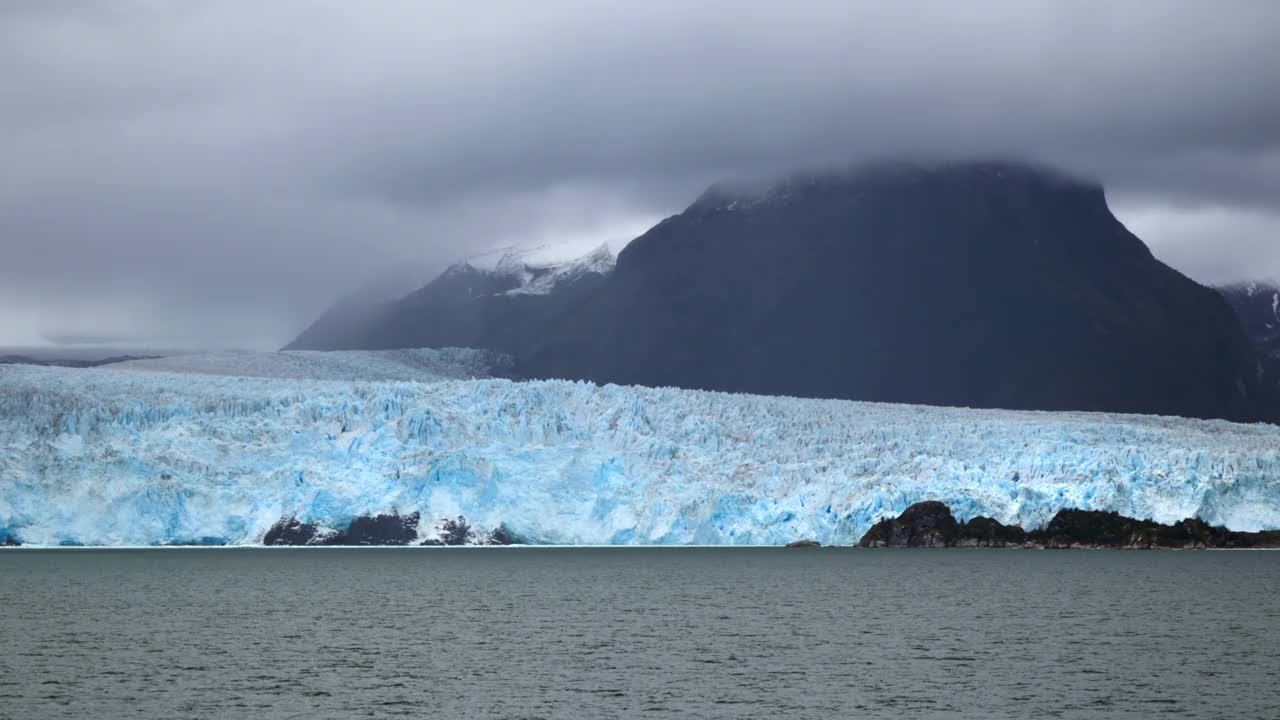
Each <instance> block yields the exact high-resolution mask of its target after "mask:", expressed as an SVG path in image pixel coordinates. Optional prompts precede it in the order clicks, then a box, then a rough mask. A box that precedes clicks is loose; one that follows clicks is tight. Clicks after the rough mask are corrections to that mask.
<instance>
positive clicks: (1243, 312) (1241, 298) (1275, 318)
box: [1218, 282, 1280, 390]
mask: <svg viewBox="0 0 1280 720" xmlns="http://www.w3.org/2000/svg"><path fill="white" fill-rule="evenodd" d="M1218 291H1219V292H1221V293H1222V295H1223V297H1225V298H1226V299H1227V302H1228V303H1230V304H1231V307H1232V308H1233V309H1234V310H1235V312H1236V316H1237V317H1239V318H1240V323H1241V325H1243V326H1244V331H1245V334H1247V335H1248V336H1249V339H1251V340H1252V341H1253V344H1254V347H1255V348H1256V349H1257V351H1258V355H1259V367H1258V374H1259V378H1260V379H1261V380H1262V381H1263V382H1264V383H1266V384H1267V385H1268V386H1270V387H1271V388H1273V389H1275V390H1280V286H1277V285H1275V284H1272V283H1259V282H1250V283H1240V284H1237V285H1229V286H1227V287H1222V288H1219V289H1218Z"/></svg>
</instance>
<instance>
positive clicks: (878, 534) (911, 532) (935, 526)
mask: <svg viewBox="0 0 1280 720" xmlns="http://www.w3.org/2000/svg"><path fill="white" fill-rule="evenodd" d="M959 538H960V527H959V525H958V523H956V519H955V518H954V517H952V515H951V508H949V507H947V506H946V504H944V503H940V502H938V501H936V500H928V501H925V502H920V503H916V504H915V505H912V506H911V507H909V508H907V509H906V510H904V511H903V512H902V514H901V515H899V516H898V517H896V518H894V519H892V520H881V521H880V522H878V523H876V524H875V526H874V527H872V528H871V529H870V530H868V531H867V534H866V535H863V536H862V540H860V541H859V542H858V544H859V545H861V546H862V547H953V546H955V544H956V542H957V541H958V540H959Z"/></svg>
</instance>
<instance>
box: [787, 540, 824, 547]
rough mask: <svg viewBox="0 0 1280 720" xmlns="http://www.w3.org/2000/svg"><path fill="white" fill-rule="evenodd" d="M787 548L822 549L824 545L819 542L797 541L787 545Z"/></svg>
mask: <svg viewBox="0 0 1280 720" xmlns="http://www.w3.org/2000/svg"><path fill="white" fill-rule="evenodd" d="M787 547H789V548H820V547H822V543H820V542H818V541H817V540H796V541H795V542H789V543H787Z"/></svg>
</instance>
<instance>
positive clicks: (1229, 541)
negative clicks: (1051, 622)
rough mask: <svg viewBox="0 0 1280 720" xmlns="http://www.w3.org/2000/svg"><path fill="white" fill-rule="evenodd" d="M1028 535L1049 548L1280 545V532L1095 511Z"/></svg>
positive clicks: (1072, 513) (1064, 514) (1059, 519)
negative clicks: (1168, 523) (1150, 518)
mask: <svg viewBox="0 0 1280 720" xmlns="http://www.w3.org/2000/svg"><path fill="white" fill-rule="evenodd" d="M1028 537H1029V538H1030V540H1031V542H1033V543H1034V544H1035V545H1037V546H1041V547H1045V548H1050V549H1070V548H1088V549H1094V548H1135V549H1151V548H1186V549H1196V548H1251V547H1280V532H1275V531H1272V532H1237V531H1232V530H1228V529H1226V528H1224V527H1215V526H1212V525H1209V524H1208V523H1206V522H1204V521H1203V520H1200V519H1197V518H1187V519H1185V520H1181V521H1179V522H1176V523H1173V524H1172V525H1164V524H1161V523H1158V522H1153V521H1151V520H1137V519H1134V518H1130V517H1125V516H1123V515H1120V514H1119V513H1114V512H1099V511H1095V510H1063V511H1061V512H1059V513H1058V514H1057V515H1055V516H1054V517H1053V519H1052V520H1050V521H1049V524H1048V525H1046V526H1045V527H1044V529H1042V530H1035V531H1033V532H1031V533H1030V534H1029V536H1028Z"/></svg>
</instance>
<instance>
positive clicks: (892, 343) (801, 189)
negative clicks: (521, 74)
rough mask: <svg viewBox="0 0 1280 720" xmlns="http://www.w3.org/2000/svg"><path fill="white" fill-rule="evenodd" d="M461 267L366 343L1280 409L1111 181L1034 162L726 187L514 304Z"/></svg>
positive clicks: (760, 387) (676, 380)
mask: <svg viewBox="0 0 1280 720" xmlns="http://www.w3.org/2000/svg"><path fill="white" fill-rule="evenodd" d="M477 272H478V271H477ZM455 274H456V273H455ZM446 275H448V273H446ZM460 277H461V278H465V279H466V280H467V282H461V280H460ZM460 277H453V278H452V279H449V278H445V277H444V276H442V278H438V279H437V280H436V281H433V282H432V283H430V284H428V285H427V286H425V287H424V288H422V289H420V290H419V291H416V292H415V293H413V294H411V295H410V296H407V297H406V298H404V299H402V300H401V301H399V302H398V305H399V306H400V309H399V310H398V313H397V318H398V319H396V320H394V321H391V322H384V323H383V324H382V325H381V328H382V332H381V334H378V333H376V332H375V333H374V334H373V335H372V336H371V339H368V340H366V341H365V342H366V345H365V347H369V348H371V349H376V348H383V347H396V346H400V347H408V346H412V345H413V344H414V343H421V344H423V345H426V346H437V347H438V346H444V345H456V346H472V347H481V348H485V349H490V350H497V351H499V352H505V353H509V354H511V355H513V356H514V357H515V358H516V371H517V373H520V374H522V375H524V376H526V377H536V378H565V379H581V380H590V381H594V382H597V383H618V384H636V385H648V386H668V385H669V386H677V387H686V388H693V389H704V390H722V391H729V392H751V393H764V394H776V395H791V396H798V397H830V398H843V399H856V400H870V401H887V402H905V403H918V404H930V405H949V406H971V407H1003V408H1010V409H1038V410H1098V411H1114V412H1140V413H1147V414H1162V415H1184V416H1192V417H1222V418H1228V419H1235V420H1257V419H1261V418H1263V417H1270V415H1268V413H1271V412H1273V410H1274V407H1273V405H1272V404H1271V398H1270V396H1269V395H1268V393H1269V392H1270V391H1269V390H1268V389H1267V388H1266V387H1264V386H1262V385H1260V380H1259V378H1258V377H1256V375H1257V372H1256V365H1257V358H1256V357H1255V352H1254V350H1253V348H1252V345H1251V344H1250V342H1249V340H1248V338H1246V336H1245V334H1244V331H1243V330H1242V329H1241V327H1240V322H1239V320H1238V319H1237V318H1236V317H1235V314H1234V312H1233V310H1232V308H1231V306H1230V305H1229V304H1228V303H1227V301H1226V300H1225V299H1224V297H1223V296H1222V295H1220V294H1219V293H1217V292H1215V291H1214V290H1212V289H1209V288H1206V287H1204V286H1202V285H1200V284H1198V283H1196V282H1194V281H1192V280H1190V279H1189V278H1187V277H1186V276H1184V275H1183V274H1181V273H1179V272H1177V271H1176V270H1174V269H1172V268H1170V267H1169V266H1168V265H1165V264H1164V263H1163V262H1161V261H1159V260H1158V259H1157V258H1155V256H1154V255H1153V254H1152V253H1151V251H1150V250H1149V249H1148V248H1147V246H1146V245H1145V244H1144V243H1143V242H1142V241H1141V240H1140V239H1138V238H1137V237H1136V236H1134V235H1133V234H1132V233H1131V232H1129V230H1128V229H1127V228H1125V227H1124V225H1123V224H1122V223H1121V222H1120V221H1119V220H1118V219H1117V218H1116V217H1115V216H1114V215H1113V214H1112V212H1111V210H1110V208H1109V207H1108V206H1107V202H1106V196H1105V191H1104V189H1103V188H1102V186H1101V185H1100V184H1098V183H1096V182H1093V181H1089V180H1083V179H1079V178H1075V177H1073V176H1071V175H1068V174H1066V173H1063V172H1060V171H1056V170H1051V169H1046V168H1044V167H1043V166H1039V165H1032V164H1024V163H1014V162H1006V161H981V162H965V163H938V164H919V163H906V162H885V163H872V164H869V165H862V166H853V167H851V168H848V169H843V170H837V171H820V172H811V173H796V174H793V175H792V176H789V177H788V178H786V179H784V180H782V181H779V182H776V183H773V184H772V185H762V184H755V185H752V184H744V185H741V186H735V185H734V184H733V183H718V184H716V185H713V186H711V187H710V188H708V190H707V191H706V192H704V193H702V194H701V195H700V196H699V197H698V198H697V199H695V200H694V202H693V203H691V204H690V205H689V206H688V207H687V208H686V209H685V210H684V211H683V212H681V213H677V214H675V215H672V216H670V217H668V218H666V219H664V220H662V221H661V222H659V223H657V224H656V225H655V226H654V227H653V228H651V229H650V230H648V231H647V232H645V233H644V234H642V235H641V236H640V237H638V238H637V239H635V240H634V241H632V242H631V243H630V244H628V245H627V246H626V247H625V248H623V249H622V250H621V251H620V252H619V253H618V256H617V259H616V263H615V264H614V266H613V267H612V271H611V272H602V273H591V274H590V277H589V281H588V282H582V283H572V284H569V285H567V286H565V287H564V288H560V289H556V290H555V291H553V292H548V293H546V294H545V295H541V296H538V297H537V298H536V299H537V300H539V301H541V302H540V303H538V302H534V298H520V299H519V300H516V301H515V302H508V303H505V304H504V302H503V301H502V300H495V299H494V298H496V297H504V298H506V299H507V301H511V300H512V298H511V296H509V295H506V293H507V292H508V291H510V290H511V289H512V287H513V286H511V285H510V284H509V281H504V282H507V283H508V284H507V285H504V284H502V283H492V277H491V276H484V275H482V274H475V275H471V276H467V275H465V274H463V275H461V276H460ZM486 277H488V279H487V280H486ZM446 280H448V282H446ZM484 282H490V283H491V284H490V285H488V286H485V287H481V288H479V289H480V290H481V292H479V293H478V294H479V295H482V296H484V299H482V300H476V295H477V289H476V287H474V286H475V285H476V284H483V283H484ZM469 283H470V284H469Z"/></svg>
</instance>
